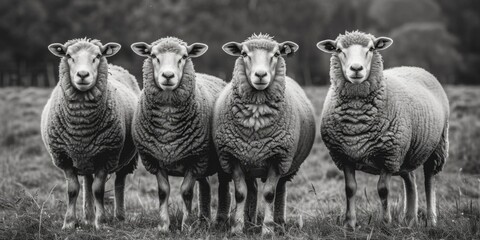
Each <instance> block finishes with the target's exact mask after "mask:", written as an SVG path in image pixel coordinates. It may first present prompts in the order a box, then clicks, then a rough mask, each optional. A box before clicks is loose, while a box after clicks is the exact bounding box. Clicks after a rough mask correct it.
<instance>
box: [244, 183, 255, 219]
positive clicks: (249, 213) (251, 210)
mask: <svg viewBox="0 0 480 240" xmlns="http://www.w3.org/2000/svg"><path fill="white" fill-rule="evenodd" d="M246 183H247V202H246V207H245V219H246V220H245V221H246V222H247V223H248V224H251V225H253V226H254V225H255V224H256V223H257V193H258V185H257V179H255V178H249V179H247V180H246Z"/></svg>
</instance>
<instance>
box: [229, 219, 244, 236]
mask: <svg viewBox="0 0 480 240" xmlns="http://www.w3.org/2000/svg"><path fill="white" fill-rule="evenodd" d="M230 232H231V233H232V234H235V235H237V234H242V233H243V224H241V223H239V222H235V223H234V224H233V226H232V229H231V230H230Z"/></svg>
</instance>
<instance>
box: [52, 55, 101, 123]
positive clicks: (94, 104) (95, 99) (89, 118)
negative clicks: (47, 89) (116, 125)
mask: <svg viewBox="0 0 480 240" xmlns="http://www.w3.org/2000/svg"><path fill="white" fill-rule="evenodd" d="M59 85H60V88H61V89H62V91H61V94H60V98H62V99H63V100H62V101H59V102H60V103H62V104H60V111H61V112H62V113H63V115H64V116H66V121H68V123H69V124H77V125H91V126H98V125H96V124H97V123H99V121H101V120H102V119H103V117H105V115H106V114H105V112H106V110H107V101H108V97H106V95H108V94H109V92H108V63H107V61H106V59H105V58H101V61H100V64H99V67H98V75H97V80H96V83H95V86H93V87H92V89H90V90H88V91H85V92H82V91H79V90H77V89H76V88H75V87H74V86H73V84H72V82H71V79H70V73H69V67H68V63H67V60H66V59H65V58H63V59H62V61H61V63H60V81H59Z"/></svg>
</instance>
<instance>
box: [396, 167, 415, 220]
mask: <svg viewBox="0 0 480 240" xmlns="http://www.w3.org/2000/svg"><path fill="white" fill-rule="evenodd" d="M400 176H401V177H402V178H403V191H404V201H403V212H404V214H405V221H406V222H407V224H408V225H409V226H412V225H413V224H415V223H416V222H417V212H418V204H417V203H418V195H417V183H416V182H415V173H414V172H409V173H404V174H401V175H400Z"/></svg>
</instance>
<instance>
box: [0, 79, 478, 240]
mask: <svg viewBox="0 0 480 240" xmlns="http://www.w3.org/2000/svg"><path fill="white" fill-rule="evenodd" d="M50 91H51V89H37V88H26V89H25V88H6V89H0V239H66V238H68V239H158V238H171V239H178V238H181V239H223V238H234V239H254V238H260V237H261V236H260V234H259V230H260V229H259V228H258V227H254V228H253V229H252V230H250V231H247V233H246V234H245V235H243V236H231V235H230V234H229V233H228V231H225V229H219V228H216V227H211V226H210V225H209V224H208V223H207V224H197V225H194V226H193V227H192V228H191V229H190V230H187V231H184V232H180V222H181V214H180V209H181V208H180V206H181V205H180V196H179V185H180V180H181V179H180V178H172V179H171V182H172V185H173V186H172V192H171V195H170V196H171V201H170V203H171V206H170V210H171V211H170V215H171V219H172V226H171V232H172V233H170V234H162V233H160V232H158V231H157V230H156V229H155V227H156V225H157V222H158V216H157V215H158V214H157V212H158V211H157V208H158V200H157V190H156V181H155V177H154V176H153V175H150V174H149V173H148V172H146V170H145V169H144V167H143V166H142V165H140V166H139V167H138V169H137V170H136V172H135V173H134V175H130V176H129V177H128V179H127V186H126V210H127V219H126V221H125V222H117V221H114V220H113V219H112V217H111V216H112V210H113V191H112V190H113V186H112V185H113V181H111V180H110V181H109V182H108V184H107V187H106V206H107V213H108V216H109V222H108V224H107V225H108V226H110V228H108V229H106V230H102V231H95V230H94V229H93V228H92V227H91V226H87V225H83V224H80V226H79V228H77V230H76V231H62V230H61V227H62V223H63V214H64V213H65V207H66V202H65V200H66V184H65V182H64V178H63V173H62V171H60V170H59V169H57V168H56V167H55V166H53V164H52V162H51V159H50V157H49V156H48V154H47V153H46V151H45V149H44V146H43V143H42V141H41V137H40V128H39V126H40V114H41V111H42V109H43V106H44V104H45V102H46V100H47V98H48V96H49V94H50ZM306 91H307V94H308V96H309V97H310V99H311V100H312V101H313V103H314V105H315V107H316V114H317V119H318V117H319V116H320V113H321V108H322V105H323V98H324V97H325V94H326V91H327V88H326V87H308V88H306ZM446 91H447V94H448V96H449V99H450V105H451V110H452V114H451V122H450V135H449V139H450V156H449V159H448V162H447V164H446V167H445V169H444V171H443V172H442V173H441V174H440V175H439V176H438V177H437V180H438V182H437V186H438V187H437V201H438V214H439V222H438V226H437V227H435V228H426V227H425V194H424V191H423V177H422V175H423V174H422V171H421V170H420V171H418V173H417V178H418V180H417V184H418V187H419V224H418V225H417V226H414V227H411V228H409V227H407V226H405V225H404V224H402V223H401V222H399V221H398V220H397V218H396V217H395V216H398V215H399V213H400V212H401V209H402V206H401V205H402V204H401V198H402V196H401V195H402V194H401V193H402V183H401V181H400V178H398V177H394V178H393V181H392V187H393V194H391V198H390V201H391V202H392V203H393V204H392V206H393V207H392V209H393V216H394V221H393V222H392V223H391V224H388V225H385V224H383V223H381V221H380V220H379V219H380V218H379V215H380V209H379V207H380V200H379V198H378V195H377V193H376V184H377V177H376V176H371V175H368V174H365V173H357V176H358V177H357V179H358V191H357V195H358V202H357V215H358V222H359V224H360V225H361V228H360V229H358V230H357V231H355V232H353V233H352V232H345V231H344V230H343V228H342V221H343V213H344V211H345V207H344V205H345V198H344V190H343V189H344V186H343V174H342V173H341V172H340V171H339V170H337V168H336V167H335V166H334V165H333V163H332V162H331V159H330V157H329V155H328V152H327V150H326V148H325V146H324V144H323V143H322V141H321V138H320V136H319V134H317V135H318V136H317V137H316V142H315V145H314V148H313V150H312V151H311V154H310V156H309V157H308V159H307V160H306V162H305V163H304V164H303V166H302V168H301V170H300V172H299V173H298V175H297V176H296V177H295V178H294V180H293V181H292V182H291V183H289V184H288V185H287V188H288V189H289V192H288V198H287V201H288V207H287V214H288V216H287V224H286V226H285V228H284V229H280V230H279V231H277V232H276V234H275V236H269V237H268V238H272V239H277V238H278V239H318V238H324V239H337V238H358V239H385V238H389V239H407V238H408V239H412V238H414V239H442V238H443V239H480V210H479V209H480V87H462V86H460V87H453V86H448V87H446ZM211 183H212V194H213V196H214V197H213V202H212V215H213V216H214V215H215V209H216V204H217V203H216V197H215V196H216V189H217V180H216V177H213V178H212V179H211ZM260 186H261V184H260ZM231 189H233V184H232V187H231ZM259 189H261V187H260V188H259ZM81 202H82V200H81V197H79V201H78V203H77V217H79V219H81V217H82V215H83V214H82V210H81V205H82V204H81ZM231 206H232V208H233V207H234V204H233V202H232V205H231ZM259 210H260V211H262V208H261V206H259Z"/></svg>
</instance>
